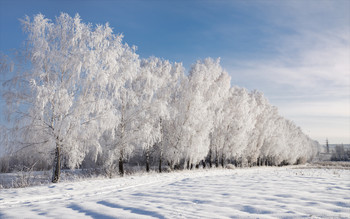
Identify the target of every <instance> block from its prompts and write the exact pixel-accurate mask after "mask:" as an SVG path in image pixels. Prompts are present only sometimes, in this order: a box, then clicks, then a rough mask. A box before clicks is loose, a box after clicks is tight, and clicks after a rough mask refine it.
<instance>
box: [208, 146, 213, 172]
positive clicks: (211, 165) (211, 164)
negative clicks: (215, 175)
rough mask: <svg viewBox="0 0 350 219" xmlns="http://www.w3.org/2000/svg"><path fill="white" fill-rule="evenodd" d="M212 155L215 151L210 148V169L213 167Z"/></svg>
mask: <svg viewBox="0 0 350 219" xmlns="http://www.w3.org/2000/svg"><path fill="white" fill-rule="evenodd" d="M212 153H213V151H212V150H211V148H210V150H209V167H210V168H212V167H213V163H212V161H211V159H212Z"/></svg>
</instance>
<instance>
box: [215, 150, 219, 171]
mask: <svg viewBox="0 0 350 219" xmlns="http://www.w3.org/2000/svg"><path fill="white" fill-rule="evenodd" d="M215 166H216V167H219V157H218V149H217V148H216V150H215Z"/></svg>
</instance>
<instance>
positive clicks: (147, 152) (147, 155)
mask: <svg viewBox="0 0 350 219" xmlns="http://www.w3.org/2000/svg"><path fill="white" fill-rule="evenodd" d="M146 171H147V172H149V148H147V149H146Z"/></svg>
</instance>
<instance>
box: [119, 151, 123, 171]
mask: <svg viewBox="0 0 350 219" xmlns="http://www.w3.org/2000/svg"><path fill="white" fill-rule="evenodd" d="M123 160H124V154H123V150H120V157H119V175H120V176H124V162H123Z"/></svg>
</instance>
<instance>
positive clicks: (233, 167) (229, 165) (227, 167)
mask: <svg viewBox="0 0 350 219" xmlns="http://www.w3.org/2000/svg"><path fill="white" fill-rule="evenodd" d="M225 168H226V169H231V170H232V169H235V168H236V167H235V165H233V164H230V163H229V164H227V165H226V167H225Z"/></svg>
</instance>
